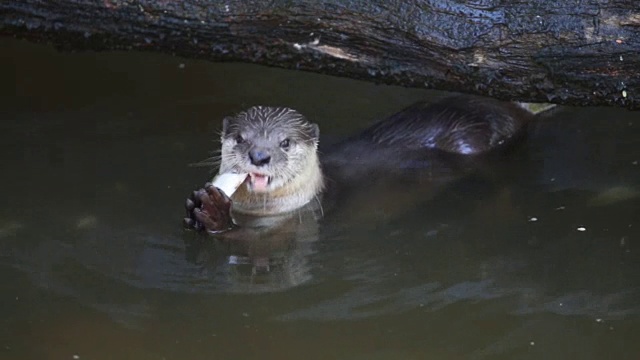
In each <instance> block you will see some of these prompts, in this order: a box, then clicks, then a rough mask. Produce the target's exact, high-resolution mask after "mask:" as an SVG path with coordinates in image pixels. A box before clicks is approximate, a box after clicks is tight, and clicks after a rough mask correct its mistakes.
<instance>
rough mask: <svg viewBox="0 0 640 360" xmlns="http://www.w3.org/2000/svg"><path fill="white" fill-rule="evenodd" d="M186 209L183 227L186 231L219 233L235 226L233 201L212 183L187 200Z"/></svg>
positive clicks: (195, 192)
mask: <svg viewBox="0 0 640 360" xmlns="http://www.w3.org/2000/svg"><path fill="white" fill-rule="evenodd" d="M185 209H186V211H187V217H186V218H184V219H183V225H184V227H185V228H186V229H194V230H196V231H201V230H205V229H206V230H208V231H210V232H219V231H224V230H228V229H229V228H230V227H231V225H232V224H233V221H232V220H231V199H229V197H228V196H227V195H226V194H224V192H222V191H221V190H220V189H218V188H216V187H215V186H212V185H211V183H207V184H205V188H204V189H200V190H197V191H194V192H193V193H192V194H191V197H189V198H188V199H187V200H186V202H185Z"/></svg>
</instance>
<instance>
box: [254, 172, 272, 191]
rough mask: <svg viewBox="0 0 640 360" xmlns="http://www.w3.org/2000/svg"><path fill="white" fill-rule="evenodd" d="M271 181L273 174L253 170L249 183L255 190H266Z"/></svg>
mask: <svg viewBox="0 0 640 360" xmlns="http://www.w3.org/2000/svg"><path fill="white" fill-rule="evenodd" d="M270 183H271V176H268V175H264V174H258V173H253V172H252V173H249V185H250V186H251V189H252V190H253V191H255V192H266V191H267V187H268V186H269V184H270Z"/></svg>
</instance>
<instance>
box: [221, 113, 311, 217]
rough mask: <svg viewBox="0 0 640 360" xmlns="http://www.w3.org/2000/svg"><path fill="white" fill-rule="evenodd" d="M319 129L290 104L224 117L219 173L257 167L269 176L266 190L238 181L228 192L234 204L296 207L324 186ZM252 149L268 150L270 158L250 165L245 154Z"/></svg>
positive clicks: (257, 208)
mask: <svg viewBox="0 0 640 360" xmlns="http://www.w3.org/2000/svg"><path fill="white" fill-rule="evenodd" d="M319 135H320V134H319V129H318V126H317V125H316V124H313V123H310V122H309V121H307V120H306V119H305V118H304V116H302V114H300V113H299V112H297V111H295V110H293V109H289V108H275V107H263V106H256V107H252V108H250V109H248V110H246V111H244V112H241V113H239V114H238V115H236V116H234V117H228V118H225V119H224V121H223V130H222V154H221V164H220V173H224V172H241V173H242V172H257V173H261V174H265V175H268V176H270V178H271V181H270V184H269V185H268V189H267V190H268V191H267V192H266V193H261V192H254V191H252V190H251V189H250V187H249V186H241V187H240V188H239V189H238V191H236V193H234V194H233V196H232V197H231V200H233V210H234V211H236V212H240V213H244V214H253V215H272V214H277V213H283V212H288V211H292V210H295V209H297V208H299V207H301V206H303V205H304V204H306V203H308V202H309V201H310V200H311V199H313V198H314V197H315V196H316V195H317V194H318V193H319V192H320V191H321V190H322V188H323V177H322V173H321V170H320V161H319V159H318V154H317V147H318V138H319ZM240 138H241V139H242V141H240V142H239V141H238V139H240ZM285 139H287V140H288V141H289V145H288V147H287V148H286V149H283V148H282V147H281V146H279V145H280V144H281V142H282V141H283V140H285ZM252 149H261V150H262V151H265V152H268V153H269V154H270V156H271V161H270V162H269V164H267V165H265V166H261V167H257V166H255V165H253V164H252V163H251V161H250V159H249V155H248V154H249V151H251V150H252Z"/></svg>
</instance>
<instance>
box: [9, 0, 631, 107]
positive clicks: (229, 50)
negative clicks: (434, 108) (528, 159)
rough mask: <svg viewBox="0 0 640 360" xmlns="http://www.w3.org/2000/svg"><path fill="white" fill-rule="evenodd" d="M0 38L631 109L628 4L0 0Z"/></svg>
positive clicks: (587, 0) (584, 0)
mask: <svg viewBox="0 0 640 360" xmlns="http://www.w3.org/2000/svg"><path fill="white" fill-rule="evenodd" d="M0 14H1V17H0V33H1V34H4V35H14V36H17V37H21V38H27V39H31V40H36V41H50V42H53V43H54V44H56V45H57V46H59V47H61V48H63V49H67V50H78V49H93V50H112V49H131V50H134V49H135V50H154V51H162V52H170V53H174V54H176V55H180V56H185V57H197V58H204V59H209V60H212V61H246V62H253V63H258V64H265V65H271V66H279V67H283V68H289V69H301V70H308V71H313V72H320V73H326V74H331V75H338V76H346V77H351V78H357V79H363V80H368V81H376V82H380V83H387V84H398V85H405V86H412V87H424V88H437V89H443V90H455V91H461V92H468V93H476V94H481V95H489V96H493V97H497V98H502V99H511V100H520V101H543V102H556V103H564V104H574V105H619V106H625V107H628V108H640V3H639V2H638V1H636V0H624V1H623V0H572V1H549V0H516V1H513V0H466V1H465V0H333V1H313V0H289V1H285V0H274V1H259V0H253V1H252V0H229V1H205V0H185V1H169V0H165V1H162V0H156V1H145V0H141V1H134V0H101V1H95V0H59V1H38V0H22V1H16V0H3V1H2V2H0Z"/></svg>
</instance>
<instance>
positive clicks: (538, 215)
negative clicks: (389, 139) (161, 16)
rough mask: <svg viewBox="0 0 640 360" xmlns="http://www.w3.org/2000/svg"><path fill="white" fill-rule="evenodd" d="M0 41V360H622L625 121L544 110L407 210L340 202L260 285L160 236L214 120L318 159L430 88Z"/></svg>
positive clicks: (231, 261)
mask: <svg viewBox="0 0 640 360" xmlns="http://www.w3.org/2000/svg"><path fill="white" fill-rule="evenodd" d="M0 46H2V54H3V56H2V58H1V60H0V61H1V63H0V64H1V65H2V66H0V72H1V76H2V79H8V81H3V82H2V85H1V87H0V93H1V94H2V99H1V100H0V101H1V106H2V109H3V111H2V115H1V116H2V120H1V121H0V130H1V131H0V139H1V140H0V144H1V145H0V146H1V147H2V151H1V152H0V160H1V162H2V164H3V176H2V177H1V178H0V185H1V186H2V189H4V193H3V199H4V200H3V201H2V203H1V204H2V206H0V269H1V270H0V277H1V280H2V282H1V283H2V291H1V294H2V296H1V297H0V298H1V299H2V306H1V307H0V319H2V320H1V321H2V322H3V326H1V327H0V335H1V336H0V341H1V343H0V358H8V359H9V358H11V359H73V358H74V356H77V357H78V358H80V359H116V358H132V359H203V358H216V359H227V358H237V359H251V358H260V359H298V358H306V359H328V358H335V359H425V358H429V359H542V358H544V359H567V358H582V359H601V358H615V359H637V358H638V357H639V356H640V343H639V342H638V338H640V327H639V325H640V318H639V316H638V314H639V311H640V309H639V307H638V303H640V301H639V300H640V276H639V275H640V267H639V266H638V263H639V261H640V257H639V255H638V254H639V252H638V245H637V244H638V239H639V236H640V232H639V230H638V229H639V228H640V224H639V223H638V221H637V220H638V218H637V214H638V213H639V210H640V209H639V208H640V200H639V199H638V191H640V190H639V189H638V186H637V184H638V180H640V165H638V161H640V151H639V150H638V149H639V148H640V147H639V146H638V145H640V144H639V140H638V139H640V123H639V122H638V121H639V120H640V115H639V114H638V113H637V112H636V113H633V112H628V111H625V110H620V109H602V108H581V109H572V108H563V109H560V110H558V111H556V112H554V113H552V114H550V115H549V116H547V117H545V118H542V119H539V120H538V121H537V122H536V123H535V124H534V126H533V127H532V129H531V131H530V134H529V137H528V139H527V141H526V143H525V144H523V145H522V146H521V147H520V149H519V150H518V151H516V152H515V153H514V154H512V155H511V156H509V157H508V158H506V159H501V160H500V161H499V162H498V164H494V165H493V167H491V168H490V171H487V173H486V174H484V175H482V176H477V177H471V178H469V179H465V180H463V181H459V182H455V183H453V184H450V185H449V186H445V187H443V188H439V190H438V191H437V192H436V193H435V194H430V195H429V196H428V197H427V196H425V197H424V198H422V197H421V196H423V195H424V194H423V191H422V190H423V189H420V188H419V185H424V186H425V187H426V185H425V183H424V182H421V180H420V179H416V180H415V181H414V182H413V183H409V186H407V184H402V185H403V186H404V187H401V188H400V189H396V188H394V187H388V186H386V185H388V184H386V183H384V182H383V181H381V183H380V184H378V185H379V187H376V188H375V191H372V190H371V189H364V191H362V189H357V186H356V187H355V189H354V193H353V194H349V196H351V198H347V200H348V201H346V202H345V203H344V204H342V205H343V207H342V208H340V209H334V210H333V212H332V213H329V214H326V215H327V216H326V217H325V218H324V219H322V220H320V221H319V223H317V224H316V228H315V230H314V231H313V232H311V233H308V234H307V235H305V237H303V238H300V239H298V240H300V241H299V242H298V243H295V244H294V245H291V246H289V245H286V246H283V249H284V250H282V251H280V253H281V254H280V255H279V259H281V260H282V261H281V263H278V264H273V269H274V274H276V275H274V276H272V277H268V276H267V277H264V276H262V277H261V276H256V275H254V274H253V273H252V271H251V270H252V267H251V264H240V263H242V262H243V261H244V260H243V259H242V258H237V257H236V258H230V257H229V256H228V255H229V251H230V250H229V248H228V247H227V246H226V245H224V244H220V243H217V242H215V241H213V240H211V239H204V240H202V239H200V240H198V239H194V238H193V234H185V233H184V232H183V231H182V230H181V228H180V221H181V217H182V216H183V210H182V205H183V202H184V199H185V197H186V195H187V194H188V193H189V192H190V191H191V190H193V189H195V188H197V187H198V186H201V185H202V183H203V182H204V181H205V180H207V179H208V178H209V177H210V176H211V172H210V169H207V168H203V167H191V166H189V164H192V163H195V162H198V161H200V160H203V159H205V158H207V157H208V156H209V152H210V151H212V150H213V149H214V147H215V142H214V141H213V140H214V139H215V138H216V137H217V135H216V131H218V130H219V123H220V119H221V118H222V117H223V116H224V115H227V114H229V113H232V112H234V111H238V110H241V109H243V108H244V107H247V106H250V105H254V104H259V103H261V104H274V105H287V106H290V107H294V108H296V109H298V110H299V111H301V112H302V113H305V114H307V115H308V116H309V117H310V118H312V120H313V121H316V122H318V123H319V124H320V127H321V138H322V141H323V142H324V143H331V142H332V141H335V140H336V139H339V138H340V137H342V136H344V135H346V134H350V133H352V132H354V131H356V129H358V128H362V127H363V126H365V125H366V124H367V123H369V122H370V121H372V120H374V119H379V118H382V117H384V116H386V115H389V114H391V113H392V112H394V111H397V110H399V109H401V108H402V107H404V106H406V105H408V104H410V103H412V102H413V101H415V100H418V99H424V98H427V99H430V98H431V99H435V98H437V97H440V96H442V95H443V94H441V93H435V92H427V91H420V90H409V89H403V88H398V87H388V86H376V85H373V84H369V83H363V82H357V81H351V80H347V79H337V78H330V77H325V76H319V75H313V74H306V73H300V72H289V71H282V70H277V69H270V68H263V67H256V66H249V65H239V64H210V63H205V62H196V61H187V60H184V59H178V58H172V57H168V56H161V55H155V54H141V53H135V54H129V53H109V54H95V53H78V54H69V53H64V54H61V53H57V52H56V51H55V50H53V49H51V48H49V47H47V46H42V45H33V44H28V43H23V42H18V41H15V40H10V39H3V40H2V41H1V45H0ZM181 64H183V65H181ZM407 193H409V194H411V196H403V194H407ZM415 194H419V196H418V195H415ZM414 195H415V196H414ZM396 199H399V200H398V201H395V200H396ZM407 200H411V201H409V202H408V203H407V202H406V201H407ZM398 203H400V205H399V206H398V205H397V204H398ZM407 204H408V205H407ZM338 213H339V214H340V216H337V215H335V214H338ZM332 214H333V215H332ZM345 214H346V216H343V215H345ZM313 221H315V220H313ZM187 245H188V246H187ZM276 270H277V271H276Z"/></svg>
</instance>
